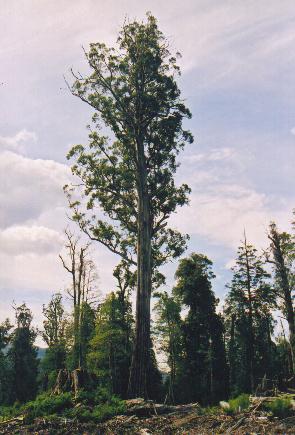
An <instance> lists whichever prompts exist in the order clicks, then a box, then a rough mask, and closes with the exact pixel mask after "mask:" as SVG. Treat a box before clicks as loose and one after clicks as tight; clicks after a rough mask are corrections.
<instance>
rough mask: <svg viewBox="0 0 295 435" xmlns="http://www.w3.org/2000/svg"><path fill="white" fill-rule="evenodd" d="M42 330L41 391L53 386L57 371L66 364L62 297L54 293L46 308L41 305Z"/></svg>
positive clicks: (64, 318)
mask: <svg viewBox="0 0 295 435" xmlns="http://www.w3.org/2000/svg"><path fill="white" fill-rule="evenodd" d="M43 315H44V317H45V320H44V321H43V327H44V330H43V332H42V338H43V340H44V341H45V343H46V344H47V346H48V348H47V349H46V352H45V355H44V358H43V359H42V361H41V373H40V376H41V382H42V386H43V389H45V390H46V389H47V388H51V387H53V385H54V382H55V379H56V375H57V372H58V370H60V369H64V368H65V364H66V356H67V352H66V338H65V328H66V323H67V322H66V317H65V311H64V307H63V303H62V295H61V294H60V293H56V294H55V295H53V296H52V298H51V301H50V302H49V304H48V305H47V306H45V305H43Z"/></svg>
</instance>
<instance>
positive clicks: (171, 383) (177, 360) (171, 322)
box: [155, 292, 183, 403]
mask: <svg viewBox="0 0 295 435" xmlns="http://www.w3.org/2000/svg"><path fill="white" fill-rule="evenodd" d="M156 296H158V298H159V299H158V302H157V303H156V305H155V311H156V314H157V320H156V325H155V333H156V335H157V336H158V337H159V339H160V340H159V341H160V343H159V344H160V349H161V351H162V352H164V353H165V354H166V355H167V363H168V366H169V369H170V372H169V378H168V380H167V382H166V384H167V387H168V388H167V390H168V391H167V400H168V401H169V402H171V403H175V402H176V397H177V396H176V395H175V393H176V392H177V391H178V388H179V387H180V382H179V381H180V378H181V367H182V359H183V334H182V326H183V325H182V320H181V305H180V303H179V301H178V300H176V299H175V298H173V297H172V296H169V295H168V293H167V292H164V293H159V294H157V295H156Z"/></svg>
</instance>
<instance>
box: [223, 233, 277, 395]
mask: <svg viewBox="0 0 295 435" xmlns="http://www.w3.org/2000/svg"><path fill="white" fill-rule="evenodd" d="M232 271H233V278H232V281H231V284H230V285H229V286H228V287H229V293H228V295H227V297H226V305H225V315H226V318H227V331H228V332H227V336H228V353H229V363H230V378H231V391H232V392H235V393H241V392H247V391H248V392H254V391H255V387H256V386H257V384H258V382H259V378H261V377H263V376H264V374H265V373H266V372H267V371H268V367H269V366H270V362H271V361H270V356H271V355H270V354H271V347H272V344H271V338H270V337H271V332H272V325H273V319H272V314H271V309H272V308H273V307H274V306H275V294H274V291H273V289H272V288H271V286H270V284H269V278H270V275H269V273H268V272H267V271H266V270H265V268H264V264H263V261H262V259H261V258H260V257H259V256H258V253H257V250H256V249H255V248H254V246H252V245H250V244H248V242H247V239H246V235H245V236H244V240H243V243H242V244H241V246H240V247H239V248H238V256H237V260H236V265H235V266H234V267H233V269H232ZM268 375H269V373H268Z"/></svg>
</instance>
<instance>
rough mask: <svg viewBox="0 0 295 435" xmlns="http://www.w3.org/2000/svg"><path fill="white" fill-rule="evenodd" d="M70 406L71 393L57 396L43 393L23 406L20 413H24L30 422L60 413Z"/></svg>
mask: <svg viewBox="0 0 295 435" xmlns="http://www.w3.org/2000/svg"><path fill="white" fill-rule="evenodd" d="M72 405H73V403H72V398H71V393H63V394H59V395H57V396H55V395H50V394H48V393H43V394H40V395H39V396H38V397H37V398H36V399H35V400H34V401H31V402H28V403H26V404H25V405H23V406H22V408H21V409H20V413H24V414H25V415H26V416H27V419H28V420H30V421H31V420H33V419H34V418H36V417H45V416H48V415H52V414H56V413H61V412H62V411H63V410H64V409H67V408H70V407H71V406H72Z"/></svg>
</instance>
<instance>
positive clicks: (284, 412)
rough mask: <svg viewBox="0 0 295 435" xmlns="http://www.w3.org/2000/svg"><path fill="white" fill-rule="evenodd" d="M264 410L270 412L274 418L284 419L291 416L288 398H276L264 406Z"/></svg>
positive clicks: (291, 408) (291, 409)
mask: <svg viewBox="0 0 295 435" xmlns="http://www.w3.org/2000/svg"><path fill="white" fill-rule="evenodd" d="M265 409H266V410H268V411H270V412H271V413H272V415H273V416H274V417H279V418H285V417H288V416H290V415H292V411H293V406H292V399H291V398H290V397H278V398H276V399H274V400H273V401H271V402H269V403H266V404H265Z"/></svg>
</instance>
